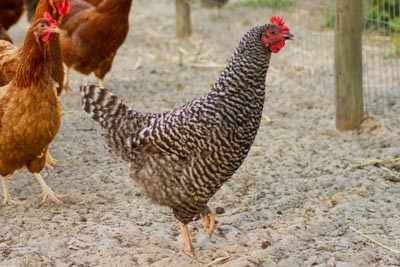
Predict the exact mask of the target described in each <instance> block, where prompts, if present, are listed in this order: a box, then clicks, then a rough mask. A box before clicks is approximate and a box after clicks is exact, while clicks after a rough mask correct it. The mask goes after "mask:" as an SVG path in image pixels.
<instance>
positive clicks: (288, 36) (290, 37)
mask: <svg viewBox="0 0 400 267" xmlns="http://www.w3.org/2000/svg"><path fill="white" fill-rule="evenodd" d="M283 38H284V39H285V40H294V35H293V34H291V33H286V34H285V35H283Z"/></svg>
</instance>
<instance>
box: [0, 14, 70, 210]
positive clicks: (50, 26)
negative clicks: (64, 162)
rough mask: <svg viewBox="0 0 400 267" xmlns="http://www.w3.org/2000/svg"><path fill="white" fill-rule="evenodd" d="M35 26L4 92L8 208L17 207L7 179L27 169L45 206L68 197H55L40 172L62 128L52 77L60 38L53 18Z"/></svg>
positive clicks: (0, 153)
mask: <svg viewBox="0 0 400 267" xmlns="http://www.w3.org/2000/svg"><path fill="white" fill-rule="evenodd" d="M44 16H45V18H41V19H38V20H35V22H34V23H32V25H31V27H30V28H29V30H28V33H27V35H26V38H25V41H24V44H23V46H22V48H21V49H20V50H19V51H18V57H20V58H23V59H24V60H19V62H18V65H17V69H16V72H15V75H14V77H13V78H12V80H11V81H10V83H8V84H7V85H6V86H3V87H0V175H1V178H2V185H3V192H4V203H5V204H6V203H9V202H14V203H17V202H18V201H15V200H13V199H12V198H11V196H10V192H9V185H8V180H7V177H6V176H7V175H10V174H12V173H13V172H14V171H16V170H18V169H20V168H22V167H24V166H26V167H27V168H28V170H29V171H30V172H31V173H32V174H33V175H34V177H35V178H36V180H37V181H38V183H39V184H40V186H41V187H42V197H43V199H42V202H41V204H42V203H44V202H45V201H46V200H47V199H49V198H50V199H51V200H52V201H54V202H55V203H57V204H62V201H61V200H60V199H61V198H62V197H65V196H67V195H57V194H55V193H54V192H53V191H52V190H51V188H50V187H49V186H48V185H47V184H46V182H45V181H44V180H43V178H42V177H41V175H40V173H39V172H40V171H41V170H42V169H43V168H44V166H45V164H46V154H47V150H48V146H49V144H50V142H51V141H52V140H53V139H54V137H55V136H56V134H57V132H58V130H59V128H60V123H61V104H60V100H59V98H58V96H57V91H56V87H55V84H54V82H53V78H52V76H51V72H50V66H51V63H50V62H51V61H52V60H53V58H51V52H50V51H51V50H53V49H55V47H54V43H53V42H51V40H52V39H53V38H54V37H55V36H56V35H57V34H58V33H59V28H58V27H57V26H56V21H55V20H54V19H52V18H51V16H50V15H49V13H45V15H44Z"/></svg>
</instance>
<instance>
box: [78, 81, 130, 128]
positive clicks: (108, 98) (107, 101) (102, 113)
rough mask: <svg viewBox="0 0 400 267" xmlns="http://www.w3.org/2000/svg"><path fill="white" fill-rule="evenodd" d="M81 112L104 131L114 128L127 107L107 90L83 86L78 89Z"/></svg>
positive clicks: (94, 86) (95, 86)
mask: <svg viewBox="0 0 400 267" xmlns="http://www.w3.org/2000/svg"><path fill="white" fill-rule="evenodd" d="M80 91H81V95H82V106H83V110H84V111H86V112H87V113H88V114H89V115H90V117H91V118H93V119H94V120H95V121H97V122H99V123H100V125H101V126H102V127H103V128H104V129H112V128H113V127H115V123H116V121H118V119H119V118H121V117H123V116H125V114H126V112H127V111H128V109H129V108H128V106H127V105H125V104H124V103H122V101H121V100H120V99H119V98H118V97H117V96H116V95H114V94H112V93H111V92H110V91H109V90H108V89H106V88H102V87H99V86H97V85H93V84H92V85H84V86H81V88H80Z"/></svg>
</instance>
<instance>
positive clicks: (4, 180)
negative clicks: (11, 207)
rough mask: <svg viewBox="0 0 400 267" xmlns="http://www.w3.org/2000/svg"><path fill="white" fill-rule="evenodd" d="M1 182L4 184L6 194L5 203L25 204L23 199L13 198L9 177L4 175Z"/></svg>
mask: <svg viewBox="0 0 400 267" xmlns="http://www.w3.org/2000/svg"><path fill="white" fill-rule="evenodd" d="M1 183H2V185H3V194H4V201H3V204H4V205H6V204H7V203H12V204H19V205H21V204H25V203H24V202H23V201H19V200H15V199H12V198H11V194H10V186H9V184H8V179H7V177H4V176H2V177H1Z"/></svg>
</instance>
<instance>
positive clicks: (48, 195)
mask: <svg viewBox="0 0 400 267" xmlns="http://www.w3.org/2000/svg"><path fill="white" fill-rule="evenodd" d="M33 176H35V178H36V180H37V181H38V183H39V184H40V186H41V187H42V193H41V194H40V195H39V197H42V198H43V199H42V202H40V204H39V206H41V205H43V204H44V203H45V202H46V201H47V200H48V199H50V200H52V201H53V202H54V203H56V204H58V205H62V204H64V203H63V202H62V201H61V200H60V199H61V198H63V197H69V194H64V195H57V194H55V193H54V192H53V190H51V188H50V187H49V186H48V185H47V184H46V182H45V181H44V180H43V178H42V176H41V175H40V174H39V173H33Z"/></svg>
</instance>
